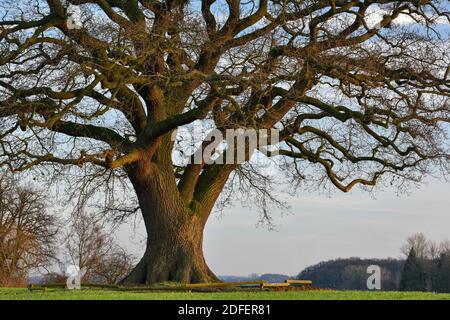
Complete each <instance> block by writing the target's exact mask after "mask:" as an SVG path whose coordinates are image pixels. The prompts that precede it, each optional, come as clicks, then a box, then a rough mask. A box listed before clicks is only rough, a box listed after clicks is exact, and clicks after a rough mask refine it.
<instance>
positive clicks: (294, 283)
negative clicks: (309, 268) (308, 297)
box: [284, 279, 312, 286]
mask: <svg viewBox="0 0 450 320" xmlns="http://www.w3.org/2000/svg"><path fill="white" fill-rule="evenodd" d="M284 282H285V283H289V284H290V285H292V286H312V281H311V280H296V279H286V280H285V281H284Z"/></svg>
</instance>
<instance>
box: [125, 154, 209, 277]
mask: <svg viewBox="0 0 450 320" xmlns="http://www.w3.org/2000/svg"><path fill="white" fill-rule="evenodd" d="M128 174H129V177H130V180H131V182H132V184H133V186H134V188H135V191H136V193H137V197H138V200H139V204H140V207H141V211H142V214H143V218H144V222H145V227H146V229H147V247H146V250H145V254H144V256H143V257H142V259H141V260H140V262H139V263H138V264H137V266H136V267H135V269H134V270H133V271H132V272H131V273H130V274H129V275H128V276H127V277H126V278H125V279H124V280H123V281H122V283H123V284H124V285H135V284H154V283H158V282H163V281H174V282H183V283H198V282H211V281H217V280H218V279H217V278H216V276H215V275H214V274H213V273H212V272H211V270H210V269H209V268H208V266H207V264H206V262H205V258H204V257H203V248H202V247H203V229H204V226H205V223H206V219H205V218H202V217H200V216H199V215H197V214H195V213H194V212H192V211H191V210H190V209H189V208H188V207H187V206H186V204H185V203H184V201H183V200H182V199H181V197H180V196H179V193H178V190H177V187H176V182H175V179H174V178H173V175H171V174H169V173H168V172H167V173H166V174H165V173H164V170H160V168H158V167H157V166H156V165H155V164H153V163H151V162H150V161H141V162H139V163H137V164H136V165H135V167H133V168H131V169H130V170H129V172H128Z"/></svg>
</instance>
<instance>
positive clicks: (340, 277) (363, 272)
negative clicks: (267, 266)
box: [297, 258, 405, 291]
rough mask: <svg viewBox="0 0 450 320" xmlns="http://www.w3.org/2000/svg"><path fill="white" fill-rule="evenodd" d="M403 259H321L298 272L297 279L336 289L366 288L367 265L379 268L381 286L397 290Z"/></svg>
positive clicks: (389, 289)
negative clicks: (321, 260)
mask: <svg viewBox="0 0 450 320" xmlns="http://www.w3.org/2000/svg"><path fill="white" fill-rule="evenodd" d="M404 264H405V261H404V260H397V259H360V258H349V259H336V260H329V261H323V262H320V263H318V264H315V265H313V266H310V267H308V268H306V269H304V270H303V271H302V272H300V273H299V274H298V276H297V278H299V279H308V280H312V281H313V284H314V286H315V287H319V288H329V289H337V290H368V289H367V284H366V283H367V278H368V277H369V274H368V273H367V267H368V266H370V265H378V266H379V267H380V268H381V288H382V290H385V291H398V290H399V288H400V282H401V276H402V271H403V266H404Z"/></svg>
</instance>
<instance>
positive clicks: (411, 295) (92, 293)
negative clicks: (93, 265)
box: [0, 288, 450, 300]
mask: <svg viewBox="0 0 450 320" xmlns="http://www.w3.org/2000/svg"><path fill="white" fill-rule="evenodd" d="M193 299H194V300H227V299H230V300H257V299H261V300H399V299H400V300H438V299H448V300H450V294H435V293H428V292H427V293H424V292H367V291H331V290H330V291H290V292H214V293H200V292H193V293H187V292H120V291H112V290H92V289H83V290H64V289H47V291H46V292H44V291H37V290H36V291H32V292H30V291H29V290H28V289H23V288H0V300H193Z"/></svg>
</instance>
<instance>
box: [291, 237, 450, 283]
mask: <svg viewBox="0 0 450 320" xmlns="http://www.w3.org/2000/svg"><path fill="white" fill-rule="evenodd" d="M401 252H402V253H403V254H404V255H405V257H406V260H404V259H392V258H390V259H360V258H348V259H335V260H329V261H323V262H320V263H318V264H315V265H313V266H310V267H308V268H306V269H304V270H303V271H302V272H300V273H299V274H298V275H297V278H298V279H308V280H312V281H313V283H314V285H315V286H316V287H320V288H330V289H336V290H368V288H367V278H368V277H369V274H368V273H367V268H368V266H370V265H377V266H379V267H380V269H381V289H382V290H385V291H399V290H400V291H435V292H450V242H449V241H448V240H445V241H442V242H441V243H437V242H434V241H431V240H429V239H427V238H426V237H425V236H424V235H423V234H422V233H417V234H414V235H412V236H410V237H408V238H407V240H406V243H405V244H404V245H403V246H402V247H401Z"/></svg>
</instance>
